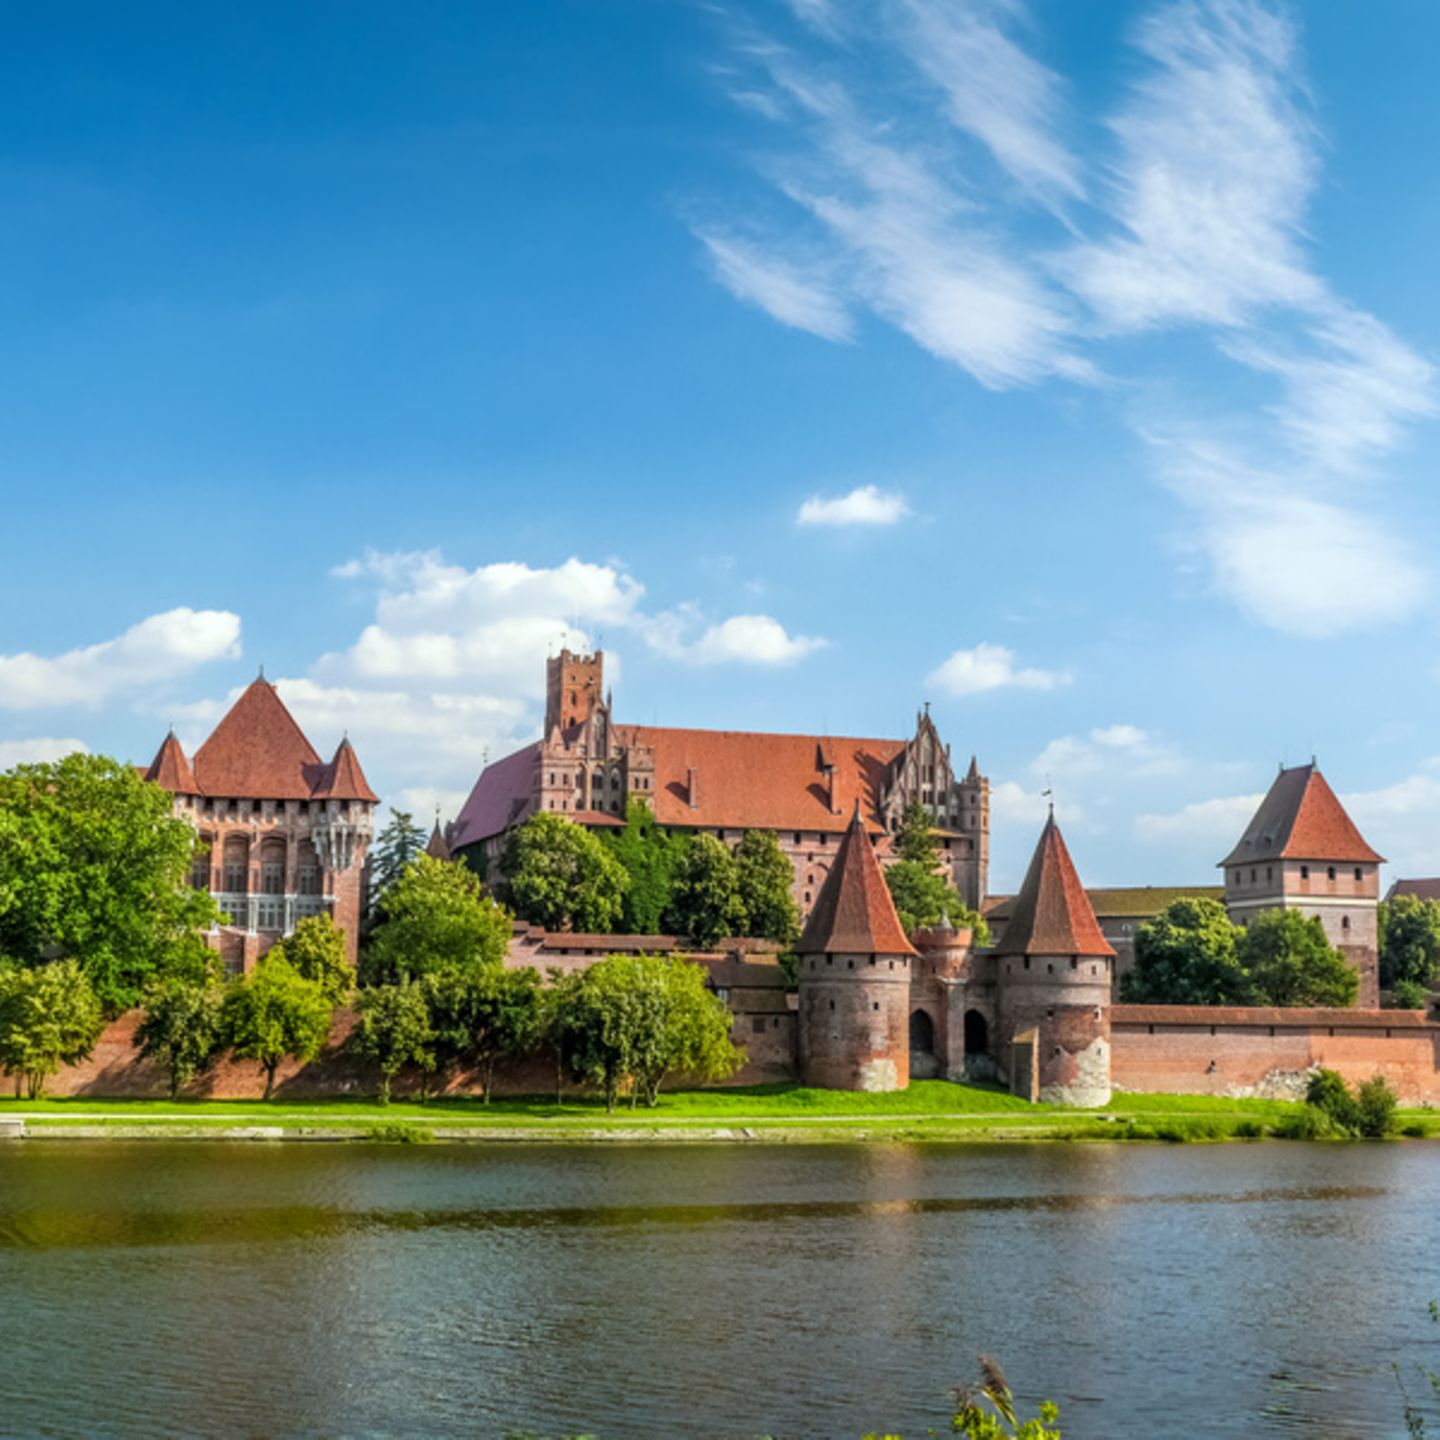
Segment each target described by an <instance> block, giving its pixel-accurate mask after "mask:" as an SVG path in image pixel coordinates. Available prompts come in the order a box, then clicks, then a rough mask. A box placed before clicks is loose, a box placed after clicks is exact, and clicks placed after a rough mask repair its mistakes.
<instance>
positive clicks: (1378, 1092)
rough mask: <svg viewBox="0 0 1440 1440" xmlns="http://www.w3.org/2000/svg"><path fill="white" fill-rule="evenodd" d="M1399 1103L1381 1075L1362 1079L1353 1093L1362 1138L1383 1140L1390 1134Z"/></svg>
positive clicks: (1392, 1130)
mask: <svg viewBox="0 0 1440 1440" xmlns="http://www.w3.org/2000/svg"><path fill="white" fill-rule="evenodd" d="M1399 1104H1400V1102H1399V1100H1398V1099H1397V1098H1396V1095H1395V1092H1394V1091H1393V1090H1392V1089H1391V1088H1390V1084H1389V1081H1387V1080H1386V1079H1385V1077H1384V1076H1383V1075H1372V1076H1371V1077H1370V1078H1369V1079H1368V1080H1362V1081H1361V1082H1360V1088H1359V1090H1357V1091H1356V1094H1355V1118H1356V1123H1357V1128H1358V1129H1359V1131H1360V1135H1361V1136H1362V1138H1364V1139H1366V1140H1383V1139H1384V1138H1385V1137H1386V1136H1387V1135H1390V1134H1392V1133H1393V1132H1394V1129H1395V1111H1396V1109H1397V1108H1398V1107H1399Z"/></svg>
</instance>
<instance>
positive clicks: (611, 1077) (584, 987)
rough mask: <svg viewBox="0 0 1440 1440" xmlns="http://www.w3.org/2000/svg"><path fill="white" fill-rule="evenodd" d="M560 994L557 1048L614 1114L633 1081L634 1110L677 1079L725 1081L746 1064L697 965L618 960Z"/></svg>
mask: <svg viewBox="0 0 1440 1440" xmlns="http://www.w3.org/2000/svg"><path fill="white" fill-rule="evenodd" d="M556 988H557V991H558V1003H557V1005H556V1009H555V1014H554V1018H553V1020H552V1027H551V1035H550V1039H551V1043H552V1044H554V1045H555V1047H556V1050H557V1053H558V1054H560V1055H562V1056H563V1058H564V1063H565V1065H566V1067H567V1068H568V1070H569V1071H570V1073H571V1074H572V1075H574V1076H575V1078H576V1079H578V1080H583V1081H587V1082H589V1083H591V1084H594V1085H596V1086H598V1087H599V1089H600V1091H601V1093H602V1094H603V1095H604V1097H605V1107H606V1109H607V1110H611V1111H613V1110H614V1108H615V1105H616V1102H617V1100H618V1098H619V1094H620V1091H621V1089H622V1087H623V1086H624V1085H625V1084H626V1083H627V1082H628V1083H629V1084H630V1087H631V1103H632V1104H634V1103H635V1100H636V1099H637V1098H640V1097H642V1096H643V1098H644V1099H645V1102H646V1103H647V1104H648V1105H655V1104H656V1103H658V1100H659V1095H660V1088H661V1086H662V1085H663V1083H664V1082H665V1080H666V1079H667V1078H669V1077H670V1076H672V1075H675V1074H677V1073H684V1074H687V1075H689V1076H692V1077H693V1078H694V1079H696V1080H698V1081H708V1080H718V1079H722V1078H724V1077H725V1076H727V1075H730V1074H733V1073H734V1071H735V1069H736V1068H737V1067H738V1066H739V1065H740V1064H741V1063H743V1060H744V1055H743V1053H742V1052H741V1051H739V1050H737V1049H736V1047H735V1045H734V1043H733V1042H732V1041H731V1039H730V1028H731V1021H730V1012H729V1010H728V1009H727V1008H726V1007H725V1005H724V1003H723V1002H722V1001H721V1000H719V999H718V998H717V997H716V996H715V995H713V994H711V993H710V991H709V990H708V989H707V988H706V983H705V972H704V970H703V969H702V968H701V967H700V966H698V965H693V964H691V963H689V962H688V961H683V960H670V959H661V958H658V957H655V956H650V955H611V956H608V957H606V958H605V959H604V960H601V961H599V962H597V963H596V964H594V965H592V966H590V967H589V969H587V970H584V971H581V972H579V973H578V974H577V975H574V976H569V977H566V979H565V980H564V982H563V983H562V984H561V985H559V986H557V987H556Z"/></svg>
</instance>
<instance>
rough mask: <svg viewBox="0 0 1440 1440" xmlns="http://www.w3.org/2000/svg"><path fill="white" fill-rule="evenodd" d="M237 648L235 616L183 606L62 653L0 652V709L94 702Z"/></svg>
mask: <svg viewBox="0 0 1440 1440" xmlns="http://www.w3.org/2000/svg"><path fill="white" fill-rule="evenodd" d="M239 653H240V617H239V616H238V615H234V614H231V612H230V611H228V610H191V609H189V608H187V607H182V608H179V609H175V610H167V611H165V612H164V613H163V614H160V615H151V616H150V617H149V618H148V619H145V620H142V621H140V622H139V623H138V624H136V625H132V626H131V627H130V628H129V629H128V630H126V631H125V632H124V634H122V635H118V636H116V637H115V638H114V639H113V640H102V641H100V642H99V643H98V644H95V645H87V646H84V647H82V648H79V649H75V650H67V651H65V652H64V653H63V654H61V655H54V656H43V655H32V654H30V653H28V652H22V653H20V654H17V655H0V709H6V710H37V709H42V708H45V707H49V706H67V705H88V706H93V705H99V704H101V703H102V702H103V701H106V700H108V699H110V698H111V697H113V696H115V695H117V694H121V693H123V692H125V691H133V690H138V689H142V688H145V687H148V686H153V685H156V684H159V683H160V682H162V681H165V680H170V679H173V678H174V677H176V676H178V675H183V674H186V673H187V672H189V671H191V670H193V669H195V668H196V667H197V666H199V665H204V664H207V663H209V662H210V661H214V660H224V659H230V658H233V657H234V656H236V655H238V654H239Z"/></svg>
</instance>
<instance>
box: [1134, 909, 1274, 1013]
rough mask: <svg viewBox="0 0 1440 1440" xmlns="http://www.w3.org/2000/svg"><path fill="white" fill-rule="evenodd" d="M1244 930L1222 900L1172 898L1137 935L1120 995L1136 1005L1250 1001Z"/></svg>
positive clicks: (1214, 1003)
mask: <svg viewBox="0 0 1440 1440" xmlns="http://www.w3.org/2000/svg"><path fill="white" fill-rule="evenodd" d="M1240 933H1241V932H1240V927H1239V926H1238V925H1233V924H1231V922H1230V916H1229V914H1228V913H1227V912H1226V910H1225V907H1224V906H1223V905H1222V904H1220V902H1219V901H1218V900H1212V899H1210V898H1209V897H1208V896H1203V895H1202V896H1181V898H1180V899H1178V900H1172V901H1171V902H1170V904H1169V905H1167V906H1166V907H1165V909H1164V910H1162V911H1161V912H1160V914H1158V915H1157V916H1155V918H1154V919H1153V920H1147V921H1146V922H1145V923H1144V924H1143V925H1142V926H1141V927H1140V929H1139V932H1138V933H1137V934H1136V936H1135V964H1134V966H1133V967H1132V968H1131V969H1130V970H1129V971H1128V972H1127V973H1126V974H1125V975H1124V976H1122V977H1121V980H1120V998H1121V999H1122V1000H1124V1001H1125V1002H1126V1003H1127V1004H1131V1005H1248V1004H1249V1003H1251V993H1252V992H1251V986H1250V979H1249V976H1248V975H1247V974H1246V972H1245V968H1244V966H1243V965H1242V964H1241V963H1240V958H1239V953H1238V942H1239V938H1240Z"/></svg>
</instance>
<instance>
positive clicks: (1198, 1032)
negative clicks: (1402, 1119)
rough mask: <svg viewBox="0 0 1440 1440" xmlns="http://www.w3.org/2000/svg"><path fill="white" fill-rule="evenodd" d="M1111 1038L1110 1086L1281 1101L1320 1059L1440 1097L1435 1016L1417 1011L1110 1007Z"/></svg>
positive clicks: (1404, 1094)
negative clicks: (1255, 1097) (1265, 1097)
mask: <svg viewBox="0 0 1440 1440" xmlns="http://www.w3.org/2000/svg"><path fill="white" fill-rule="evenodd" d="M1110 1044H1111V1057H1110V1066H1111V1078H1112V1080H1113V1082H1114V1086H1115V1089H1116V1090H1117V1091H1124V1090H1131V1091H1144V1092H1159V1093H1167V1094H1176V1095H1232V1096H1246V1095H1258V1096H1272V1097H1274V1098H1277V1099H1290V1098H1294V1097H1295V1096H1297V1095H1298V1094H1299V1093H1300V1092H1301V1091H1302V1090H1303V1088H1304V1083H1305V1076H1306V1074H1307V1072H1308V1071H1310V1070H1311V1069H1313V1068H1314V1067H1316V1066H1324V1067H1325V1068H1326V1069H1329V1070H1338V1071H1339V1072H1340V1073H1341V1074H1342V1075H1343V1076H1345V1078H1346V1079H1347V1080H1349V1081H1351V1082H1352V1083H1358V1082H1359V1081H1361V1080H1368V1079H1369V1078H1370V1077H1371V1076H1372V1075H1377V1074H1378V1075H1383V1076H1384V1077H1385V1078H1386V1079H1387V1080H1388V1081H1389V1082H1390V1084H1391V1085H1392V1086H1393V1087H1394V1089H1395V1091H1396V1093H1397V1094H1398V1095H1399V1096H1400V1098H1401V1100H1402V1101H1404V1102H1405V1103H1406V1104H1410V1105H1419V1104H1430V1105H1434V1104H1440V1024H1436V1023H1435V1022H1434V1021H1432V1020H1430V1019H1429V1018H1428V1017H1427V1016H1426V1015H1425V1013H1424V1012H1423V1011H1420V1010H1276V1009H1266V1008H1260V1007H1256V1008H1253V1009H1252V1008H1240V1007H1230V1006H1216V1007H1214V1008H1210V1007H1207V1006H1200V1005H1115V1006H1112V1007H1111V1011H1110Z"/></svg>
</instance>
